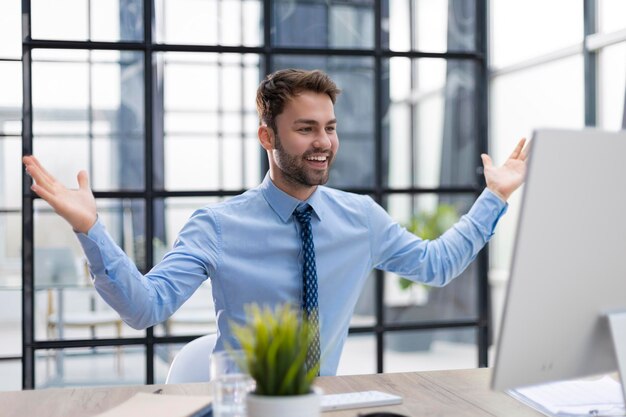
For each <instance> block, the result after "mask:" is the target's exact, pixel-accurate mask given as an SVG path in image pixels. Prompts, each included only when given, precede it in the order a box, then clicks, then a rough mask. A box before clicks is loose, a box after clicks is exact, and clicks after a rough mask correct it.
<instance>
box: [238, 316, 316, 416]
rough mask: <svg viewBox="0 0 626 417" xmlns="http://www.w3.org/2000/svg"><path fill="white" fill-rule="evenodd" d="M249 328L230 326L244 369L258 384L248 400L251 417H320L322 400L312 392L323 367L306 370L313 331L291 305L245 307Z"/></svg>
mask: <svg viewBox="0 0 626 417" xmlns="http://www.w3.org/2000/svg"><path fill="white" fill-rule="evenodd" d="M246 315H247V319H248V320H247V323H246V324H243V325H238V324H232V325H231V327H232V331H233V334H234V336H235V338H236V339H237V340H238V341H239V344H240V345H241V350H242V351H243V359H242V360H243V361H244V362H245V363H244V364H242V367H243V368H244V369H246V370H247V372H248V373H249V374H250V376H251V377H252V378H253V379H254V381H255V382H256V388H255V390H254V392H252V393H250V394H248V396H247V399H246V407H247V412H248V417H276V416H281V417H318V416H319V415H320V398H319V394H317V393H315V392H314V391H313V389H312V384H313V381H314V380H315V377H316V376H317V374H318V372H319V363H318V364H317V365H316V366H314V367H313V368H311V369H306V366H305V360H306V356H307V351H308V348H309V345H310V341H311V340H312V337H313V328H312V326H311V325H310V324H309V323H308V322H307V321H306V320H305V319H303V318H301V314H300V313H299V312H298V311H296V310H295V309H294V308H293V307H291V306H290V305H282V306H278V307H276V308H275V309H272V308H269V307H263V308H261V307H259V306H258V305H256V304H251V305H248V306H246Z"/></svg>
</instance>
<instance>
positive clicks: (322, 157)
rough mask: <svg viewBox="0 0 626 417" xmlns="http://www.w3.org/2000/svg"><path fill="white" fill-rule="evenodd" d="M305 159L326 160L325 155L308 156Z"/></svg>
mask: <svg viewBox="0 0 626 417" xmlns="http://www.w3.org/2000/svg"><path fill="white" fill-rule="evenodd" d="M307 159H308V160H309V161H320V162H324V161H326V157H325V156H309V157H308V158H307Z"/></svg>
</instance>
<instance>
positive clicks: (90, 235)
mask: <svg viewBox="0 0 626 417" xmlns="http://www.w3.org/2000/svg"><path fill="white" fill-rule="evenodd" d="M74 233H75V234H76V237H77V238H78V241H79V242H80V245H81V246H82V247H83V251H84V252H85V256H86V257H87V261H88V262H89V270H90V272H91V277H92V278H95V277H97V276H99V275H108V271H107V270H106V268H105V266H104V253H105V251H106V249H107V247H109V248H110V247H111V245H108V246H107V245H106V244H107V242H112V238H111V236H110V235H109V234H108V233H107V231H106V229H105V227H104V224H102V222H101V221H100V219H99V218H98V219H97V220H96V223H94V225H93V226H91V229H89V231H88V232H87V234H85V233H80V232H74ZM112 243H113V247H115V242H112Z"/></svg>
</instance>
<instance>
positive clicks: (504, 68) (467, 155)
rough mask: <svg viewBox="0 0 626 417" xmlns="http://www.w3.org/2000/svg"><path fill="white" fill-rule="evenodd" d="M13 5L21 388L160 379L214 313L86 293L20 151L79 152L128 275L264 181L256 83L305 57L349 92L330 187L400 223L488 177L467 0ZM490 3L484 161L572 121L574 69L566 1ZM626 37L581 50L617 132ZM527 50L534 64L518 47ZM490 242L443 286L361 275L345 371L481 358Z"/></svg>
mask: <svg viewBox="0 0 626 417" xmlns="http://www.w3.org/2000/svg"><path fill="white" fill-rule="evenodd" d="M20 3H22V2H20V1H18V0H9V1H4V2H2V5H0V35H1V36H2V39H6V40H7V41H6V42H4V41H3V42H2V45H0V73H1V74H2V75H3V76H2V77H0V91H2V92H3V93H2V94H0V162H1V164H0V174H1V175H0V271H1V272H2V274H0V279H1V281H2V282H0V297H4V298H3V300H6V303H0V305H3V307H2V308H4V305H6V306H11V309H10V310H11V313H12V315H11V314H2V315H1V317H2V319H1V320H2V321H1V322H0V326H2V327H0V332H1V333H0V334H1V335H2V338H3V339H4V336H5V335H9V337H10V338H11V340H16V342H15V343H14V346H13V345H11V344H7V345H6V346H3V347H2V348H1V349H5V348H6V349H7V351H6V352H4V351H0V357H1V356H2V355H4V354H6V355H5V356H6V358H7V359H6V360H5V361H0V367H3V368H2V369H5V368H6V369H7V370H9V371H10V372H13V371H14V368H15V363H16V361H19V360H20V358H21V352H22V346H23V347H24V349H25V355H24V358H23V364H22V370H21V372H22V381H21V384H22V385H23V386H24V387H27V388H31V387H47V386H62V385H79V384H83V383H85V381H86V380H90V381H91V382H92V383H96V384H112V383H142V382H148V383H151V382H155V381H162V380H163V378H164V375H165V374H166V372H167V368H168V366H169V362H170V361H171V359H172V358H173V355H174V354H175V352H176V351H177V350H178V349H179V347H180V346H181V344H182V343H185V342H188V341H189V340H191V339H193V338H194V337H197V336H198V335H201V334H206V333H208V332H213V331H215V313H214V308H213V301H212V293H211V286H210V281H209V280H207V282H206V283H205V284H204V285H202V286H201V287H200V289H199V290H198V291H197V292H196V293H195V294H194V296H193V297H192V298H190V299H189V300H188V301H187V303H185V304H184V305H183V306H182V307H181V309H180V310H179V311H177V312H176V313H175V314H174V315H173V316H172V317H171V318H170V319H168V320H167V321H165V322H164V323H160V324H159V325H157V326H155V327H153V328H149V329H146V330H141V331H138V330H133V329H131V328H130V327H128V326H127V325H125V324H123V323H122V322H121V321H120V320H119V318H118V317H117V316H116V314H115V313H114V312H113V311H112V310H111V309H110V307H108V306H107V305H106V304H104V303H103V302H102V301H101V299H100V298H99V297H98V296H97V294H95V292H94V290H93V286H92V285H91V284H90V280H89V277H88V274H87V272H86V270H85V259H84V255H83V254H82V253H81V250H80V247H79V245H78V244H77V241H76V238H75V236H74V234H73V233H72V231H71V230H70V228H69V227H68V226H67V225H66V224H65V223H64V222H63V221H62V220H61V219H60V218H59V217H58V216H56V215H55V214H54V213H52V212H51V209H50V208H49V207H48V206H47V205H46V204H45V203H43V202H42V201H40V200H39V199H37V198H35V197H34V196H33V195H32V193H31V192H29V191H28V188H27V187H25V189H24V190H22V189H21V187H20V177H21V175H22V173H23V169H22V167H21V164H20V162H19V161H20V156H21V155H22V153H23V152H25V153H34V154H36V155H37V156H38V157H39V158H40V159H41V160H42V162H43V163H44V164H45V165H46V166H47V167H48V168H49V170H50V171H52V172H53V174H54V175H55V176H56V177H57V178H58V179H59V180H60V181H61V182H62V183H63V184H65V185H67V186H70V187H75V186H76V173H77V172H78V171H79V170H81V169H84V170H86V171H87V172H88V173H89V175H90V179H91V186H92V187H93V189H94V192H95V196H96V198H97V202H98V209H99V213H100V217H101V219H102V221H103V223H105V225H106V226H107V229H108V230H109V232H110V233H111V235H112V236H113V238H114V239H115V241H116V242H117V243H118V244H119V245H120V247H121V248H122V249H123V250H124V251H125V252H126V253H127V254H128V255H129V256H130V258H131V259H132V260H133V261H134V262H135V264H136V266H137V268H138V269H139V270H140V271H143V272H145V271H147V270H148V269H149V268H150V267H151V266H152V265H154V264H155V263H156V262H158V261H159V260H160V259H161V258H162V256H163V255H164V253H165V252H166V251H167V250H168V249H169V248H170V247H171V245H172V244H173V242H174V240H175V239H176V235H177V233H178V231H179V230H180V228H181V227H182V225H183V224H184V223H185V221H186V220H187V218H188V217H189V216H190V215H191V213H192V212H193V211H194V210H195V209H197V208H199V207H201V206H204V205H207V204H214V203H216V202H219V201H222V200H224V199H226V198H229V197H230V196H232V195H236V194H238V193H240V192H242V191H244V190H246V189H248V188H251V187H254V186H256V185H257V184H258V183H259V182H260V181H261V179H262V177H263V175H264V174H265V170H266V167H267V161H266V159H265V155H264V152H262V151H261V148H260V146H259V145H258V142H257V138H256V129H257V123H258V121H257V118H256V110H255V102H254V95H255V91H256V87H257V85H258V83H259V81H260V80H261V79H262V78H263V77H264V75H265V74H266V73H268V72H271V71H273V70H276V69H279V68H286V67H301V68H320V69H323V70H325V71H327V72H328V73H329V74H330V75H331V77H333V79H334V80H335V81H336V82H337V83H338V84H339V86H340V87H341V88H342V89H343V93H342V95H341V96H340V98H339V100H338V102H337V105H336V110H335V111H336V114H337V116H338V118H339V119H340V131H339V134H340V137H341V152H340V153H339V155H338V158H337V161H336V164H335V166H334V168H333V172H332V173H331V181H330V183H329V185H331V186H333V187H337V188H341V189H345V190H348V191H354V192H358V193H362V194H368V195H370V196H372V197H373V198H374V199H375V200H376V201H377V202H379V203H380V204H381V205H383V206H384V207H385V208H386V209H387V210H388V211H389V213H390V214H391V215H392V216H393V217H394V218H395V219H396V220H398V221H399V222H400V223H402V224H405V225H409V224H410V223H411V221H412V220H416V219H418V220H419V219H424V218H426V217H431V218H432V217H442V218H445V219H446V220H447V221H448V220H450V221H454V220H456V219H457V218H458V217H459V216H460V215H462V214H464V213H465V212H466V211H467V210H468V208H469V207H470V205H471V203H472V202H473V200H474V199H475V197H476V196H477V195H478V193H480V191H481V190H482V187H483V179H482V174H481V171H480V158H479V155H480V153H481V152H484V151H487V133H488V131H487V110H488V108H487V95H486V92H487V87H488V86H487V81H488V73H487V62H486V59H487V51H486V44H487V39H486V34H487V29H486V24H487V22H486V21H485V19H486V16H487V10H486V4H487V3H486V2H485V1H483V0H471V1H468V0H449V1H445V0H444V1H437V2H433V1H430V0H383V1H374V0H358V1H350V2H347V1H343V0H341V1H340V0H336V1H335V0H331V1H328V0H302V1H293V0H290V1H282V0H277V1H272V2H269V4H266V3H265V2H262V1H260V0H177V1H173V0H154V1H149V0H145V1H142V0H130V1H120V0H98V1H93V0H60V1H56V2H53V3H50V2H48V1H45V0H31V1H30V6H31V7H30V10H24V16H25V17H26V19H25V20H24V22H30V27H25V28H24V30H25V32H26V38H25V40H24V41H23V42H22V36H21V35H20V32H21V30H22V28H21V27H20V26H19V22H21V21H22V19H21V12H22V11H21V10H20ZM24 3H25V4H28V3H29V2H24ZM501 3H502V2H499V1H495V0H494V1H492V2H490V7H491V9H490V14H491V17H492V27H493V35H494V36H493V37H492V42H491V45H492V51H491V64H492V73H491V80H490V81H491V85H490V87H491V97H490V99H491V100H490V101H491V109H490V110H491V115H492V118H491V119H492V120H491V124H490V125H489V129H490V132H491V139H492V140H491V153H492V154H493V156H494V159H496V161H502V160H503V159H504V155H505V154H506V153H508V152H509V151H510V149H511V148H512V146H513V144H514V142H515V141H516V140H517V138H518V137H519V136H522V135H527V134H528V133H529V132H530V130H531V128H532V127H534V126H537V125H542V124H550V125H554V126H559V127H582V126H583V125H584V120H585V96H584V84H585V82H586V80H587V78H586V76H585V72H584V65H583V62H584V57H583V49H582V46H581V43H582V40H583V38H584V31H583V17H584V15H583V2H582V0H580V1H574V2H572V1H559V2H553V3H554V4H551V5H549V6H548V5H545V4H543V2H538V1H537V2H525V3H520V4H515V5H508V4H507V6H504V4H501ZM620 4H621V3H619V2H611V1H606V2H603V1H598V11H599V16H606V17H605V18H603V19H604V21H605V23H601V24H600V25H599V26H598V28H599V33H607V34H611V33H614V32H615V31H619V30H620V29H623V27H621V28H620V27H619V24H620V23H619V22H616V21H611V20H610V17H611V16H614V14H615V13H619V10H616V9H619V8H620V7H621V6H620ZM270 6H271V7H270ZM538 9H541V10H542V13H537V12H536V10H538ZM533 10H534V12H532V11H533ZM266 12H267V14H266ZM519 16H526V17H528V19H526V20H524V19H519ZM557 19H558V20H559V21H560V22H563V23H562V24H563V28H562V30H561V31H559V33H558V34H555V33H554V32H553V31H550V30H549V28H550V27H552V26H550V25H553V22H554V21H555V20H557ZM520 21H526V22H529V21H530V22H533V24H534V28H535V29H534V30H533V31H531V32H532V33H528V32H529V31H528V30H527V27H528V26H527V23H526V24H525V26H524V27H517V26H516V25H518V24H519V22H520ZM502 33H506V36H504V35H501V34H502ZM519 33H528V36H526V37H519V36H518V35H519ZM519 38H523V42H522V41H519V42H520V43H519V44H516V42H518V39H519ZM600 40H601V39H600ZM622 44H623V43H614V44H611V45H607V46H606V47H602V48H600V49H598V50H597V51H595V52H597V56H596V59H597V60H598V63H599V71H598V80H599V84H598V109H601V108H603V107H605V108H610V109H611V111H607V112H606V113H604V112H600V110H598V120H599V123H602V124H606V126H607V127H608V126H614V128H618V127H619V125H618V122H619V121H620V120H621V119H620V118H619V109H618V110H615V109H616V107H619V108H621V109H623V100H624V84H623V83H624V79H623V76H622V78H621V81H619V76H620V75H619V74H620V72H619V69H617V70H616V69H614V68H613V67H612V65H613V64H612V63H613V62H621V63H620V65H622V64H623V62H624V61H623V60H622V61H618V59H621V58H618V56H620V54H621V55H622V56H623V53H621V52H623V51H621V50H620V49H619V48H621V46H622ZM572 45H573V46H574V48H571V47H572ZM576 45H578V46H576ZM22 48H24V50H25V54H24V57H25V60H24V66H23V65H22ZM576 48H578V49H576ZM554 51H557V52H558V51H561V52H559V53H558V54H557V55H558V56H557V58H554V59H553V58H552V57H551V56H552V55H551V54H552V53H553V52H554ZM563 51H565V52H563ZM545 56H547V58H546V57H545ZM536 57H544V58H543V61H542V63H540V64H536V65H531V64H532V62H535V61H534V59H535V58H536ZM544 61H545V62H544ZM604 62H606V64H605V63H604ZM608 63H611V65H609V64H608ZM605 67H606V69H604V68H605ZM608 67H611V68H608ZM623 73H624V71H623V68H622V71H621V74H622V75H623ZM22 78H23V80H22ZM616 80H617V81H616ZM620 82H621V83H622V84H621V87H620V84H619V83H620ZM615 83H617V84H615ZM22 86H24V91H26V93H27V94H26V96H25V100H24V101H22ZM616 86H617V89H618V90H619V89H620V88H621V90H620V91H621V102H620V101H619V92H618V93H616V92H615V90H616ZM546 91H548V92H549V94H546ZM5 92H6V94H5ZM537 97H540V99H537ZM22 109H25V110H26V112H25V113H24V114H25V116H26V117H24V118H22ZM22 121H23V122H24V126H25V129H24V132H22ZM22 201H24V202H25V204H24V205H25V210H24V214H23V215H22V211H21V210H22V209H21V207H22ZM515 204H516V203H515V200H513V201H512V203H511V205H512V207H511V208H510V209H509V213H510V214H509V215H508V216H506V217H505V218H504V219H503V222H502V224H500V226H499V230H498V234H497V239H498V240H497V241H496V245H495V246H493V247H492V249H493V251H492V254H493V255H494V256H493V257H492V260H491V268H492V271H494V274H493V276H497V275H498V271H502V270H506V266H507V263H508V258H507V256H508V252H509V251H510V245H511V243H510V242H511V241H512V238H511V236H512V235H513V233H514V229H513V227H512V225H513V224H514V218H515V216H514V214H515V210H516V208H515ZM511 214H513V215H511ZM22 230H24V231H25V233H24V237H23V239H22V237H21V236H22ZM22 246H24V251H22V250H21V248H22ZM486 255H487V253H486V251H483V252H482V254H481V256H480V257H479V259H478V260H477V262H475V263H474V264H473V265H472V266H471V267H470V268H469V269H468V270H467V271H466V272H464V274H463V277H461V278H459V279H458V280H457V281H456V282H455V283H454V284H452V285H450V286H448V287H446V288H443V289H434V290H429V289H427V288H425V287H422V286H418V285H412V286H408V287H407V286H406V285H405V283H404V282H403V281H402V279H401V277H398V276H395V275H392V274H383V273H380V272H374V273H372V275H371V277H370V279H369V280H368V283H367V284H366V286H365V289H364V291H363V293H362V295H361V298H360V300H359V302H358V304H357V307H356V311H355V315H354V318H353V320H352V329H351V333H352V334H351V335H350V336H349V338H348V342H347V344H346V348H345V351H344V355H343V357H342V362H341V364H340V373H364V372H368V373H369V372H382V371H400V370H422V369H441V368H445V367H471V366H477V365H480V366H485V365H487V363H488V362H487V357H486V352H487V349H488V346H489V343H490V340H489V333H490V330H491V327H490V321H489V320H490V315H489V313H490V312H489V303H488V298H489V296H488V292H487V262H486V261H487V258H486ZM22 257H23V258H22ZM22 261H23V262H24V263H25V265H26V268H25V271H24V274H22V267H21V265H22ZM22 275H23V276H24V283H25V286H26V290H27V291H24V292H22V291H21V289H22V279H21V277H22ZM31 293H32V294H33V295H32V297H31V296H30V294H31ZM22 301H23V302H24V308H25V316H24V320H25V323H26V327H27V328H28V329H30V330H31V331H29V332H26V333H25V335H24V336H22V335H21V332H20V330H19V329H20V326H19V323H20V320H21V317H20V315H19V311H20V308H21V305H22ZM7 311H8V310H7ZM9 371H7V372H9ZM83 371H84V372H83Z"/></svg>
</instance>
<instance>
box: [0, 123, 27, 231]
mask: <svg viewBox="0 0 626 417" xmlns="http://www.w3.org/2000/svg"><path fill="white" fill-rule="evenodd" d="M21 156H22V139H21V138H20V137H19V136H2V135H0V210H2V209H5V210H9V209H16V210H19V209H20V208H21V207H22V178H21V174H22V164H21V160H22V158H21ZM0 230H5V229H0Z"/></svg>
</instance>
